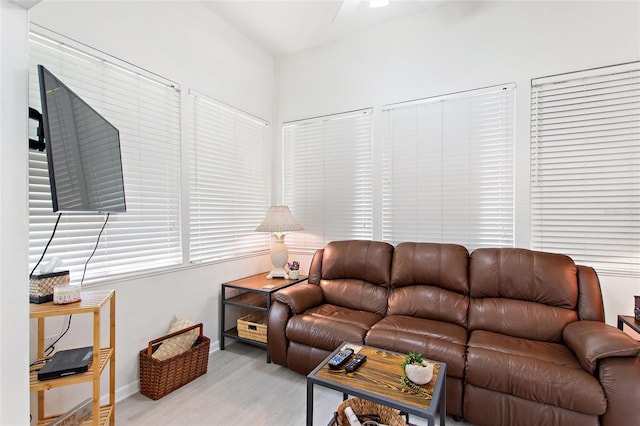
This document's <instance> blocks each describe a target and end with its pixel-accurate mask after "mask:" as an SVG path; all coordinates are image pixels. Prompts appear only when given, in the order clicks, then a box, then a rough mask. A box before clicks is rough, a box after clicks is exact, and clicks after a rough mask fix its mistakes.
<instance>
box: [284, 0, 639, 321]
mask: <svg viewBox="0 0 640 426" xmlns="http://www.w3.org/2000/svg"><path fill="white" fill-rule="evenodd" d="M637 60H640V3H639V2H631V1H628V2H605V1H601V2H593V1H587V2H576V1H567V2H562V1H554V2H548V1H545V2H520V1H506V2H443V3H442V4H441V6H439V7H438V8H435V9H431V10H429V11H427V12H424V13H422V14H419V15H414V16H410V17H407V18H403V19H399V20H396V21H394V22H391V23H388V24H385V25H381V26H378V27H376V28H373V29H370V30H366V31H362V32H359V33H358V34H355V35H353V36H351V37H349V38H346V39H342V40H339V41H337V42H334V43H331V44H327V45H324V46H320V47H317V48H313V49H310V50H307V51H304V52H301V53H298V54H294V55H291V56H286V57H281V58H278V59H277V62H276V79H277V94H278V103H277V114H278V115H277V126H276V130H277V129H279V128H280V126H281V123H282V122H286V121H291V120H296V119H301V118H306V117H314V116H318V115H324V114H331V113H336V112H342V111H349V110H353V109H358V108H364V107H373V108H374V116H373V117H374V124H373V125H374V167H375V175H374V176H376V177H377V178H376V179H375V181H377V182H380V170H381V152H380V151H381V147H382V142H383V134H382V123H383V120H384V118H383V116H382V115H381V113H380V109H381V107H382V106H383V105H386V104H390V103H395V102H401V101H406V100H412V99H419V98H425V97H430V96H435V95H441V94H447V93H453V92H460V91H464V90H470V89H475V88H480V87H486V86H492V85H498V84H501V83H508V82H515V83H516V84H517V92H516V99H517V100H516V102H517V103H516V117H517V118H516V154H515V170H516V200H515V230H516V246H518V247H529V241H530V229H529V220H530V214H529V208H530V206H529V195H530V194H529V113H530V108H529V104H530V82H531V79H532V78H535V77H542V76H547V75H551V74H557V73H563V72H569V71H577V70H581V69H585V68H592V67H599V66H605V65H612V64H617V63H622V62H628V61H637ZM274 140H275V141H278V144H277V145H276V147H277V148H280V142H279V141H281V135H280V134H278V135H277V136H276V137H275V138H274ZM276 158H280V155H276ZM280 166H281V165H280V164H278V167H279V168H280ZM280 175H281V174H280V172H279V171H277V172H276V173H274V176H275V177H276V178H277V177H279V176H280ZM277 187H279V185H276V188H277ZM380 193H381V188H380V187H377V188H375V191H374V194H376V196H377V199H376V200H375V201H376V202H375V204H374V205H375V206H378V207H377V210H376V212H375V218H374V226H375V225H377V230H378V234H377V235H375V237H376V238H378V239H379V238H381V232H380V229H381V228H380V226H379V225H380V223H381V211H380V207H379V206H380V203H381V199H380ZM600 278H601V282H602V287H603V294H604V300H605V312H606V315H607V322H608V323H610V324H615V323H616V322H615V321H616V316H617V314H618V313H625V314H631V312H632V311H633V309H632V308H633V297H632V296H633V295H634V294H640V283H639V282H638V280H637V279H624V278H616V277H607V276H601V277H600Z"/></svg>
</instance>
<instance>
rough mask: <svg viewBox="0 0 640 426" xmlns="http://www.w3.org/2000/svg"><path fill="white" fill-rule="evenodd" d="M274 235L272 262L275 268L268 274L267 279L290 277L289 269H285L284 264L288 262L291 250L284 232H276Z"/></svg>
mask: <svg viewBox="0 0 640 426" xmlns="http://www.w3.org/2000/svg"><path fill="white" fill-rule="evenodd" d="M273 236H274V240H273V244H272V245H271V264H272V265H273V269H272V270H271V272H269V275H267V279H271V278H286V279H289V274H287V271H286V270H285V269H284V265H286V264H287V259H289V250H288V249H287V245H286V244H285V243H284V234H283V233H279V232H278V233H274V234H273Z"/></svg>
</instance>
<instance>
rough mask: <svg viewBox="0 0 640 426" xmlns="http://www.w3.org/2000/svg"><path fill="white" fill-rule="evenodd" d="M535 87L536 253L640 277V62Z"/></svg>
mask: <svg viewBox="0 0 640 426" xmlns="http://www.w3.org/2000/svg"><path fill="white" fill-rule="evenodd" d="M531 84H532V87H531V246H532V247H533V248H534V249H539V250H548V251H553V252H561V253H564V254H567V255H569V256H571V257H573V259H574V260H575V261H576V262H578V263H584V264H587V265H589V266H593V267H594V268H596V269H597V270H598V272H601V273H607V274H621V275H627V276H636V277H637V276H640V62H635V63H632V64H625V65H619V66H611V67H604V68H599V69H594V70H589V71H581V72H575V73H568V74H563V75H558V76H552V77H545V78H537V79H534V80H532V82H531Z"/></svg>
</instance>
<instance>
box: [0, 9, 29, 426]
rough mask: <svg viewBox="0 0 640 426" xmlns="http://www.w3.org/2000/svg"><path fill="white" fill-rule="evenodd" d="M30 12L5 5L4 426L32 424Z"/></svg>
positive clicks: (0, 373)
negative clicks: (29, 206)
mask: <svg viewBox="0 0 640 426" xmlns="http://www.w3.org/2000/svg"><path fill="white" fill-rule="evenodd" d="M27 17H28V15H27V11H26V9H24V8H22V7H21V6H18V5H16V4H13V3H8V2H5V1H0V318H2V320H1V321H0V345H2V349H0V378H1V381H0V424H2V425H18V424H27V423H28V421H29V418H28V407H29V406H28V403H29V398H28V395H29V373H28V371H29V369H28V363H27V359H28V353H29V327H28V318H29V312H28V303H27V300H28V294H29V292H28V289H27V275H28V262H27V244H28V239H27V237H28V231H27V215H26V214H25V213H26V207H27V148H28V144H27V139H28V132H27V116H28V111H27V108H28V105H27V98H28V95H27V88H28V86H27V84H28V79H27V69H28V56H27V29H28V20H27Z"/></svg>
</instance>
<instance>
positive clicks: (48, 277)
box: [29, 271, 69, 303]
mask: <svg viewBox="0 0 640 426" xmlns="http://www.w3.org/2000/svg"><path fill="white" fill-rule="evenodd" d="M67 285H69V271H62V272H47V273H44V274H33V275H30V276H29V302H31V303H45V302H51V301H52V300H53V289H54V288H55V287H58V286H67Z"/></svg>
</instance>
